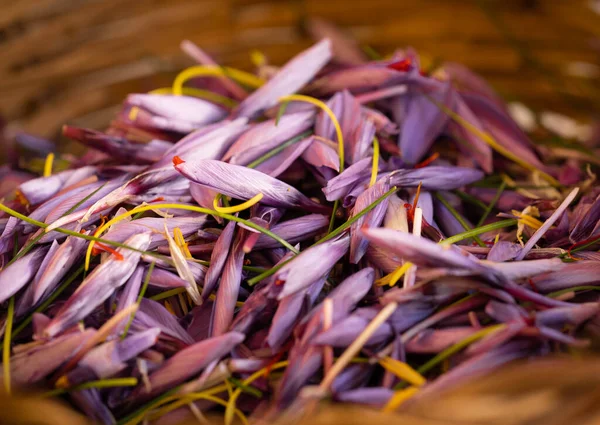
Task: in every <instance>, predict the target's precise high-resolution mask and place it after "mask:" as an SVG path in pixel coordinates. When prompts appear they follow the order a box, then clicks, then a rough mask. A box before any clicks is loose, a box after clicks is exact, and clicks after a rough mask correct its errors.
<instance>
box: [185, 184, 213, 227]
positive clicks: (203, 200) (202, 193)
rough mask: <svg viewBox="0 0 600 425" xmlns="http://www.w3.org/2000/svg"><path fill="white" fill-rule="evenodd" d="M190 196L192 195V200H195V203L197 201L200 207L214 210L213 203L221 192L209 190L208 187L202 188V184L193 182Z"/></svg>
mask: <svg viewBox="0 0 600 425" xmlns="http://www.w3.org/2000/svg"><path fill="white" fill-rule="evenodd" d="M190 194H191V195H192V198H194V201H196V203H197V204H198V205H200V206H201V207H203V208H208V209H212V208H213V201H214V200H215V197H216V196H217V195H218V194H219V192H217V191H216V190H212V189H209V188H208V187H206V186H202V185H201V184H198V183H193V182H191V183H190ZM219 219H220V218H217V220H219Z"/></svg>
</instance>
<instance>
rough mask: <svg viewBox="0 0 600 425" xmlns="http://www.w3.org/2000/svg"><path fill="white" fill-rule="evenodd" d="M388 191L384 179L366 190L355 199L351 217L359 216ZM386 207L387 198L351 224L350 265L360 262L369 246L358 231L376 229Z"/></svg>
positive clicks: (387, 185)
mask: <svg viewBox="0 0 600 425" xmlns="http://www.w3.org/2000/svg"><path fill="white" fill-rule="evenodd" d="M389 189H390V185H389V184H388V182H387V180H385V179H384V180H382V181H379V182H377V183H376V184H374V185H373V186H371V187H370V188H368V189H367V190H366V191H364V192H363V193H362V194H360V195H359V196H358V198H356V203H355V204H354V208H353V209H352V216H355V215H357V214H360V212H361V211H362V210H363V209H364V208H366V207H367V206H369V205H370V204H372V203H373V202H375V200H377V199H378V198H380V197H382V196H383V195H384V194H385V193H386V192H387V191H388V190H389ZM387 206H388V198H386V199H384V201H383V202H381V203H380V204H379V205H377V206H376V207H375V208H374V209H373V210H371V211H369V212H368V213H367V214H366V215H363V216H362V217H361V218H360V219H358V220H357V221H355V222H354V223H352V227H350V261H351V262H352V263H354V264H356V263H358V262H359V261H360V259H361V258H362V257H363V255H365V252H367V246H368V244H369V243H368V241H367V240H366V239H365V238H364V237H363V236H362V235H361V234H360V229H361V228H362V227H363V226H364V227H378V226H379V225H380V224H381V222H382V221H383V218H384V216H385V212H386V209H387Z"/></svg>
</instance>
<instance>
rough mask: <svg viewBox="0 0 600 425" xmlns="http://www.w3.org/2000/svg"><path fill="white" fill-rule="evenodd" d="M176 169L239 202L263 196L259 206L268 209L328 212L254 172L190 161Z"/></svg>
mask: <svg viewBox="0 0 600 425" xmlns="http://www.w3.org/2000/svg"><path fill="white" fill-rule="evenodd" d="M175 168H176V169H177V171H179V172H180V173H181V174H183V175H184V176H185V177H187V178H188V179H190V180H192V181H194V182H196V183H199V184H202V185H204V186H207V187H209V188H212V189H214V190H216V191H218V192H219V193H222V194H223V195H227V196H231V197H233V198H236V199H244V200H248V199H250V198H252V197H254V196H256V195H257V194H258V193H262V194H263V198H262V199H261V201H260V202H261V203H263V204H265V205H271V206H274V207H284V208H302V209H306V210H308V211H311V212H325V211H328V210H329V208H327V207H325V206H323V205H319V204H317V203H316V202H314V201H311V200H310V199H308V198H307V197H306V196H304V195H303V194H302V193H300V192H299V191H298V190H297V189H295V188H294V187H292V186H290V185H288V184H286V183H284V182H282V181H280V180H277V179H275V178H273V177H270V176H268V175H266V174H264V173H261V172H260V171H256V170H253V169H251V168H246V167H242V166H239V165H231V164H227V163H225V162H220V161H213V160H197V161H193V162H189V161H188V162H184V163H181V164H178V165H176V166H175Z"/></svg>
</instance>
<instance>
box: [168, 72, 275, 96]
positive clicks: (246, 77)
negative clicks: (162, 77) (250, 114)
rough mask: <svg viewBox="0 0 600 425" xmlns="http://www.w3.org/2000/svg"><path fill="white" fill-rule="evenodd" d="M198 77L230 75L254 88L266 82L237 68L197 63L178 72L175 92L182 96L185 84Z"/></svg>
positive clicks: (174, 83) (174, 87)
mask: <svg viewBox="0 0 600 425" xmlns="http://www.w3.org/2000/svg"><path fill="white" fill-rule="evenodd" d="M196 77H229V78H231V79H233V80H236V81H238V82H240V83H242V84H244V85H246V86H248V87H252V88H258V87H260V86H262V85H263V84H264V83H265V80H263V79H262V78H259V77H257V76H256V75H253V74H249V73H247V72H244V71H240V70H237V69H233V68H228V67H220V66H205V65H197V66H192V67H190V68H187V69H184V70H183V71H181V72H180V73H179V74H177V77H175V80H174V81H173V94H174V95H176V96H181V95H182V94H183V84H184V83H185V82H186V81H187V80H189V79H190V78H196Z"/></svg>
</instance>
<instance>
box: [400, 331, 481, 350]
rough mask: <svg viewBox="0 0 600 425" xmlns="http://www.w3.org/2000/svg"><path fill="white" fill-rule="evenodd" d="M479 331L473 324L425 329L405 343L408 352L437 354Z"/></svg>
mask: <svg viewBox="0 0 600 425" xmlns="http://www.w3.org/2000/svg"><path fill="white" fill-rule="evenodd" d="M475 332H477V329H476V328H473V327H471V326H465V327H456V328H443V329H425V330H423V331H421V332H419V333H418V334H417V335H416V336H415V337H414V338H412V339H411V340H410V341H409V342H408V343H406V345H405V349H406V352H407V353H417V354H437V353H439V352H440V351H443V350H445V349H446V348H448V347H450V346H452V345H454V344H456V343H457V342H459V341H461V340H463V339H465V338H467V337H469V336H471V335H472V334H474V333H475Z"/></svg>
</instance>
